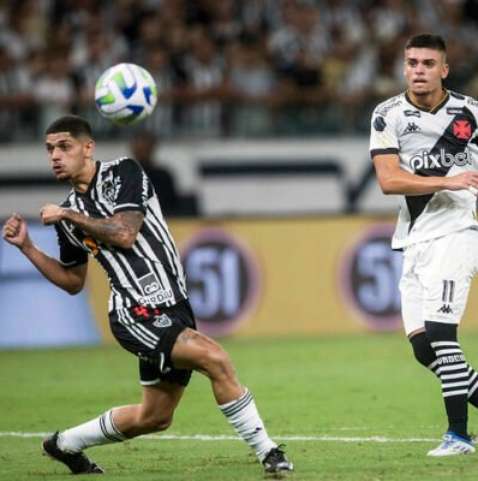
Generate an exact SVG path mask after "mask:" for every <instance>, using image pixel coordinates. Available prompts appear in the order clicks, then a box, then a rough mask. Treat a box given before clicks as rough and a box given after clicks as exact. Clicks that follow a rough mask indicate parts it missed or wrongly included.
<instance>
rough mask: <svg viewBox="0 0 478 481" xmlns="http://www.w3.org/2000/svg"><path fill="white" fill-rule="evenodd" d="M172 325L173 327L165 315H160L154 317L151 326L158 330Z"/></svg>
mask: <svg viewBox="0 0 478 481" xmlns="http://www.w3.org/2000/svg"><path fill="white" fill-rule="evenodd" d="M172 325H173V321H172V320H171V318H170V317H169V316H167V315H166V314H160V315H159V316H154V321H153V326H155V327H158V328H164V327H169V326H172Z"/></svg>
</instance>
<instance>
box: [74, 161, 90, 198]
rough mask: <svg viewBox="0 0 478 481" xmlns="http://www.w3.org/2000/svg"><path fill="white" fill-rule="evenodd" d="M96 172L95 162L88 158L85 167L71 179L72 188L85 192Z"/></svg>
mask: <svg viewBox="0 0 478 481" xmlns="http://www.w3.org/2000/svg"><path fill="white" fill-rule="evenodd" d="M95 174H96V162H95V161H94V160H93V159H89V160H88V162H87V163H86V165H85V167H84V168H83V169H82V170H81V171H80V172H79V173H78V175H77V176H75V177H74V178H72V179H71V184H72V185H73V188H74V189H75V190H76V191H77V192H80V193H85V192H86V191H87V190H88V187H89V185H90V184H91V181H92V180H93V177H94V176H95Z"/></svg>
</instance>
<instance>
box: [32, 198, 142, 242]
mask: <svg viewBox="0 0 478 481" xmlns="http://www.w3.org/2000/svg"><path fill="white" fill-rule="evenodd" d="M41 219H42V222H43V223H44V224H45V225H50V224H55V223H57V222H60V221H61V220H68V221H70V222H72V223H73V224H75V225H76V226H77V227H79V228H80V229H81V230H82V231H84V232H86V233H87V234H89V235H91V236H92V237H93V238H94V239H96V240H99V241H101V242H103V243H105V244H109V245H113V246H116V247H121V248H123V249H130V248H131V247H132V246H133V244H134V243H135V241H136V237H137V236H138V232H139V231H140V229H141V226H142V224H143V219H144V214H143V213H142V212H141V211H139V210H127V211H121V212H118V213H116V214H113V215H112V216H111V217H108V218H102V219H95V218H92V217H88V216H86V215H84V214H80V213H79V212H76V211H74V210H72V209H65V208H63V207H59V206H57V205H53V204H48V205H46V206H45V207H43V209H42V210H41Z"/></svg>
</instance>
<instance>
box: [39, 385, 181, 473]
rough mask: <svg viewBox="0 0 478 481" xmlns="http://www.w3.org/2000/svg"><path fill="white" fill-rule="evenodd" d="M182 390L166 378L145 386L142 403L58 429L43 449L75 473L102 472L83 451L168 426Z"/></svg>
mask: <svg viewBox="0 0 478 481" xmlns="http://www.w3.org/2000/svg"><path fill="white" fill-rule="evenodd" d="M183 391H184V387H183V386H180V385H179V384H175V383H169V382H166V381H165V382H162V383H161V384H159V385H155V386H144V387H143V398H142V401H141V403H139V404H131V405H127V406H121V407H115V408H112V409H110V410H108V411H107V412H105V413H104V414H102V415H101V416H98V417H96V418H94V419H92V420H90V421H87V422H85V423H82V424H80V425H78V426H75V427H72V428H69V429H66V430H65V431H62V432H57V433H55V434H53V436H50V437H48V438H47V439H46V440H45V441H44V442H43V448H44V450H45V452H46V453H47V454H49V455H50V456H51V457H52V458H54V459H56V460H57V461H60V462H62V463H64V464H65V465H66V466H68V467H69V468H70V470H71V471H72V472H73V473H75V474H79V473H101V472H103V470H102V469H101V468H100V467H99V466H97V465H96V464H95V463H93V462H92V461H91V460H89V459H88V457H87V456H86V455H85V454H84V453H83V450H84V449H86V448H89V447H91V446H99V445H104V444H111V443H118V442H121V441H124V440H125V439H129V438H133V437H135V436H139V435H142V434H148V433H151V432H157V431H163V430H165V429H167V428H168V427H169V425H170V424H171V422H172V418H173V414H174V410H175V409H176V407H177V405H178V403H179V401H180V399H181V396H182V394H183Z"/></svg>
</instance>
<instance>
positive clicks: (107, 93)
mask: <svg viewBox="0 0 478 481" xmlns="http://www.w3.org/2000/svg"><path fill="white" fill-rule="evenodd" d="M157 100H158V95H157V89H156V84H155V83H154V79H153V77H152V76H151V74H150V73H149V72H148V71H147V70H145V69H144V68H143V67H140V66H139V65H136V64H134V63H119V64H117V65H114V66H113V67H110V68H109V69H108V70H106V71H105V72H104V73H103V74H102V75H101V76H100V78H99V79H98V81H97V82H96V86H95V102H96V106H97V107H98V110H99V112H100V114H101V115H102V116H103V117H106V118H107V119H109V120H111V121H113V122H114V123H115V124H119V125H131V124H135V123H137V122H139V121H141V120H143V119H144V118H145V117H147V116H148V115H149V114H151V112H152V111H153V109H154V106H155V105H156V101H157Z"/></svg>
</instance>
